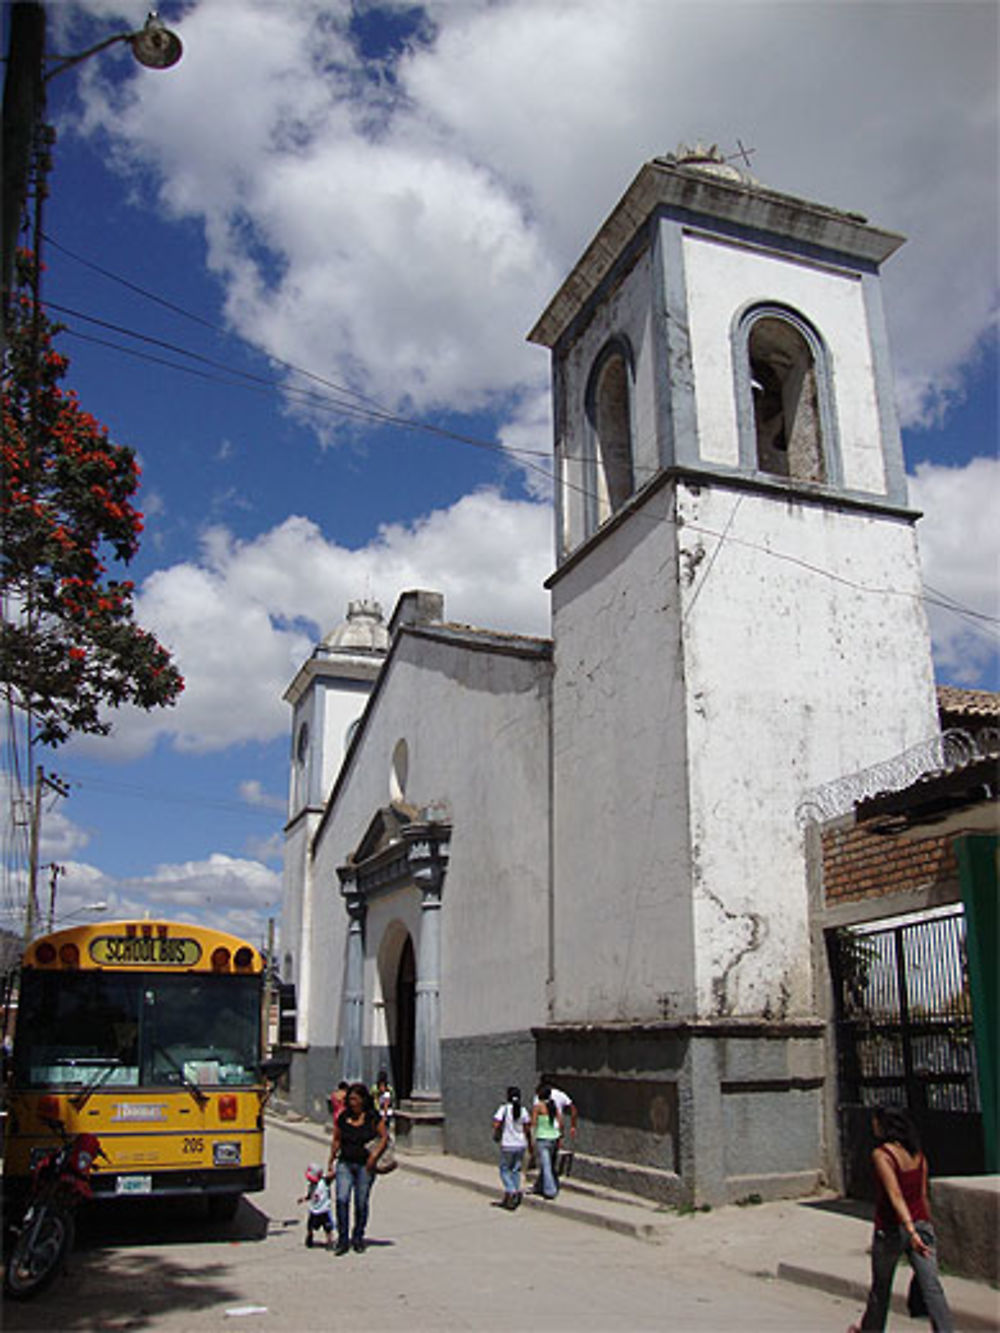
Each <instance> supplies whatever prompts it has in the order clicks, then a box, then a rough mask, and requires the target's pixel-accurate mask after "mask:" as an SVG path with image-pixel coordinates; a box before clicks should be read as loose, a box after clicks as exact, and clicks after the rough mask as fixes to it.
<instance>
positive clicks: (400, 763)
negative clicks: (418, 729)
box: [389, 740, 410, 802]
mask: <svg viewBox="0 0 1000 1333" xmlns="http://www.w3.org/2000/svg"><path fill="white" fill-rule="evenodd" d="M409 773H410V750H409V746H408V745H407V744H406V741H403V740H400V741H397V742H396V748H395V749H394V750H393V752H392V767H391V768H390V770H389V799H390V800H392V801H400V802H402V801H405V800H406V780H407V778H408V777H409Z"/></svg>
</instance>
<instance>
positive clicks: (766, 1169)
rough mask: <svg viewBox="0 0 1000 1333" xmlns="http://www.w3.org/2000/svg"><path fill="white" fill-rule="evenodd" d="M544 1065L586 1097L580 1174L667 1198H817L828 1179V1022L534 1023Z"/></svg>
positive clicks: (581, 1103)
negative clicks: (825, 1068) (825, 1054)
mask: <svg viewBox="0 0 1000 1333" xmlns="http://www.w3.org/2000/svg"><path fill="white" fill-rule="evenodd" d="M534 1036H535V1040H536V1044H537V1062H538V1068H539V1069H545V1070H550V1071H551V1072H552V1073H553V1075H555V1074H556V1073H557V1072H558V1081H559V1086H560V1087H562V1088H564V1089H565V1091H567V1092H568V1093H569V1094H570V1095H571V1096H572V1097H573V1099H574V1101H575V1102H576V1105H577V1108H578V1110H579V1115H580V1151H579V1152H578V1153H577V1155H576V1161H575V1163H574V1174H575V1176H576V1178H578V1179H583V1180H591V1181H593V1182H595V1183H598V1184H603V1185H608V1186H613V1187H616V1188H621V1189H627V1190H629V1191H630V1192H632V1193H635V1194H640V1195H643V1196H644V1197H647V1198H651V1199H656V1200H658V1201H660V1202H663V1203H668V1204H676V1203H694V1204H723V1203H733V1202H737V1201H739V1200H743V1199H748V1198H751V1197H753V1196H757V1197H759V1198H760V1199H776V1198H788V1197H796V1196H800V1195H804V1194H810V1193H812V1192H813V1191H815V1190H816V1189H817V1188H818V1187H819V1185H820V1184H821V1183H822V1179H823V1136H822V1117H823V1087H824V1076H823V1050H824V1045H823V1042H824V1029H823V1025H822V1024H821V1023H819V1022H815V1021H812V1020H803V1021H798V1022H769V1021H765V1020H738V1019H732V1020H712V1021H702V1022H687V1023H622V1024H559V1025H555V1026H550V1027H545V1028H536V1029H535V1030H534Z"/></svg>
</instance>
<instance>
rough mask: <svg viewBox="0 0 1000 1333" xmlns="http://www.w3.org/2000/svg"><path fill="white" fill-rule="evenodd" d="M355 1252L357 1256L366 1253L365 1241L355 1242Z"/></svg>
mask: <svg viewBox="0 0 1000 1333" xmlns="http://www.w3.org/2000/svg"><path fill="white" fill-rule="evenodd" d="M354 1252H355V1253H356V1254H364V1252H365V1243H364V1241H363V1240H356V1241H355V1242H354Z"/></svg>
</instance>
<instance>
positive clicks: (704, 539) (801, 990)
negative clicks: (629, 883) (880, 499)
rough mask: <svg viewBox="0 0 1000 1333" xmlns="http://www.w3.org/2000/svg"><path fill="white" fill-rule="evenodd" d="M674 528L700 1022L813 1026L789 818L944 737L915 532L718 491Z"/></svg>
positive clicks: (798, 837) (704, 493) (797, 842)
mask: <svg viewBox="0 0 1000 1333" xmlns="http://www.w3.org/2000/svg"><path fill="white" fill-rule="evenodd" d="M678 514H679V516H680V517H681V518H682V519H683V520H684V523H685V525H686V526H684V527H682V528H681V529H680V530H679V533H678V537H679V541H680V544H681V557H680V559H681V568H682V570H683V569H685V568H687V569H690V570H693V577H692V578H686V577H682V580H681V607H682V612H681V614H682V616H683V620H684V678H685V681H686V684H687V693H688V699H689V705H690V706H689V707H688V708H687V710H686V725H687V737H688V740H687V752H688V755H689V771H690V801H691V812H690V819H691V844H692V849H693V860H694V884H693V891H694V902H695V940H696V948H697V1003H698V1012H699V1014H701V1015H710V1014H717V1013H720V1012H729V1013H737V1014H740V1013H751V1014H759V1013H769V1014H771V1015H773V1016H776V1017H778V1016H783V1015H786V1014H804V1013H809V1012H811V1010H812V994H811V979H810V968H809V946H808V924H807V917H808V904H807V897H806V884H805V863H804V851H803V841H802V836H803V835H802V834H801V832H800V830H799V829H798V828H797V827H796V823H795V808H796V805H797V804H798V802H799V801H800V800H801V798H802V796H803V794H804V793H805V792H806V791H807V790H808V789H809V788H811V787H814V786H816V785H818V784H820V783H823V782H828V781H831V780H833V779H835V778H838V777H841V776H843V775H845V774H850V773H853V772H855V771H857V770H858V769H861V768H864V767H867V766H868V765H870V764H873V763H876V762H879V761H881V760H885V759H889V758H891V757H892V756H894V755H896V754H898V753H900V752H901V751H902V750H904V749H906V748H907V747H908V746H911V745H914V744H916V743H917V742H919V741H923V740H925V739H928V738H929V737H931V736H933V735H934V734H935V732H936V729H937V712H936V701H935V695H934V680H933V671H932V665H931V654H930V643H929V639H928V634H927V626H926V621H925V617H924V611H923V603H922V600H921V596H920V593H921V584H920V568H919V562H918V556H917V549H916V540H915V533H914V530H913V528H912V526H910V525H909V524H908V523H906V522H905V521H903V520H894V519H889V518H886V517H884V516H880V515H875V514H871V513H866V512H851V511H844V510H834V509H827V508H821V507H819V506H816V505H805V504H801V503H798V502H794V501H790V502H784V501H781V500H775V499H774V498H772V497H770V496H763V495H755V494H752V493H747V494H742V495H740V494H736V493H733V492H731V491H725V490H722V489H719V490H716V489H714V488H701V489H700V490H693V489H691V488H689V487H685V486H680V487H679V489H678ZM696 528H697V529H701V531H696ZM709 530H710V531H714V532H716V533H722V532H723V531H726V532H727V537H726V541H725V542H724V543H723V545H722V548H721V550H719V549H718V539H717V538H715V537H712V536H710V535H709ZM783 555H787V556H790V557H792V559H789V560H785V559H782V558H780V557H781V556H783ZM810 566H812V567H813V568H810Z"/></svg>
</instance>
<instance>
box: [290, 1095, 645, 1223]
mask: <svg viewBox="0 0 1000 1333" xmlns="http://www.w3.org/2000/svg"><path fill="white" fill-rule="evenodd" d="M278 1123H280V1125H281V1127H282V1129H286V1130H288V1132H289V1133H290V1134H297V1135H298V1136H299V1137H300V1138H304V1139H309V1140H311V1141H312V1142H313V1143H322V1144H324V1145H328V1144H329V1141H330V1134H329V1131H326V1130H324V1129H323V1128H322V1127H321V1126H319V1125H317V1124H315V1122H313V1121H308V1120H303V1121H298V1122H296V1121H290V1120H286V1119H284V1117H282V1118H281V1119H280V1120H279V1121H278ZM396 1160H397V1162H398V1163H399V1168H400V1170H401V1171H409V1172H411V1173H412V1174H413V1175H417V1176H423V1177H424V1178H425V1179H427V1180H436V1181H439V1182H440V1183H441V1184H443V1185H457V1186H458V1187H459V1188H460V1189H466V1190H472V1191H473V1192H474V1193H475V1194H481V1195H483V1196H484V1197H485V1198H495V1197H496V1195H497V1186H496V1185H494V1184H486V1183H485V1182H484V1181H479V1180H472V1179H470V1178H469V1177H468V1176H460V1175H456V1174H454V1173H453V1172H451V1171H440V1170H438V1169H437V1167H434V1166H431V1165H429V1164H427V1163H424V1162H421V1160H420V1158H419V1157H417V1156H414V1157H408V1156H404V1155H403V1154H402V1153H399V1154H398V1155H397V1157H396ZM588 1197H589V1196H588ZM618 1202H619V1203H620V1204H621V1205H623V1206H626V1207H630V1206H631V1207H635V1208H636V1209H637V1210H639V1209H642V1210H643V1211H645V1209H644V1207H643V1205H642V1204H634V1205H633V1204H632V1203H631V1200H628V1199H622V1200H619V1201H618ZM524 1203H525V1204H526V1205H527V1206H528V1207H531V1208H544V1209H546V1210H547V1211H549V1212H553V1213H555V1214H557V1215H558V1216H559V1217H567V1218H569V1219H570V1220H571V1221H574V1222H584V1223H587V1224H588V1225H589V1226H592V1227H599V1228H602V1229H603V1230H605V1231H615V1232H617V1233H618V1234H619V1235H622V1236H632V1237H634V1238H635V1239H636V1240H641V1241H644V1242H646V1243H647V1244H651V1245H660V1244H663V1242H664V1241H665V1240H666V1228H665V1227H663V1226H660V1225H658V1224H657V1223H655V1222H645V1221H642V1222H640V1221H635V1222H632V1221H627V1220H625V1219H623V1218H619V1217H609V1216H607V1215H606V1214H603V1213H595V1212H593V1211H591V1210H589V1209H587V1208H582V1207H578V1206H574V1205H573V1204H572V1203H569V1202H566V1201H563V1200H560V1199H541V1198H536V1197H535V1196H533V1195H531V1194H525V1196H524Z"/></svg>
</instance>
